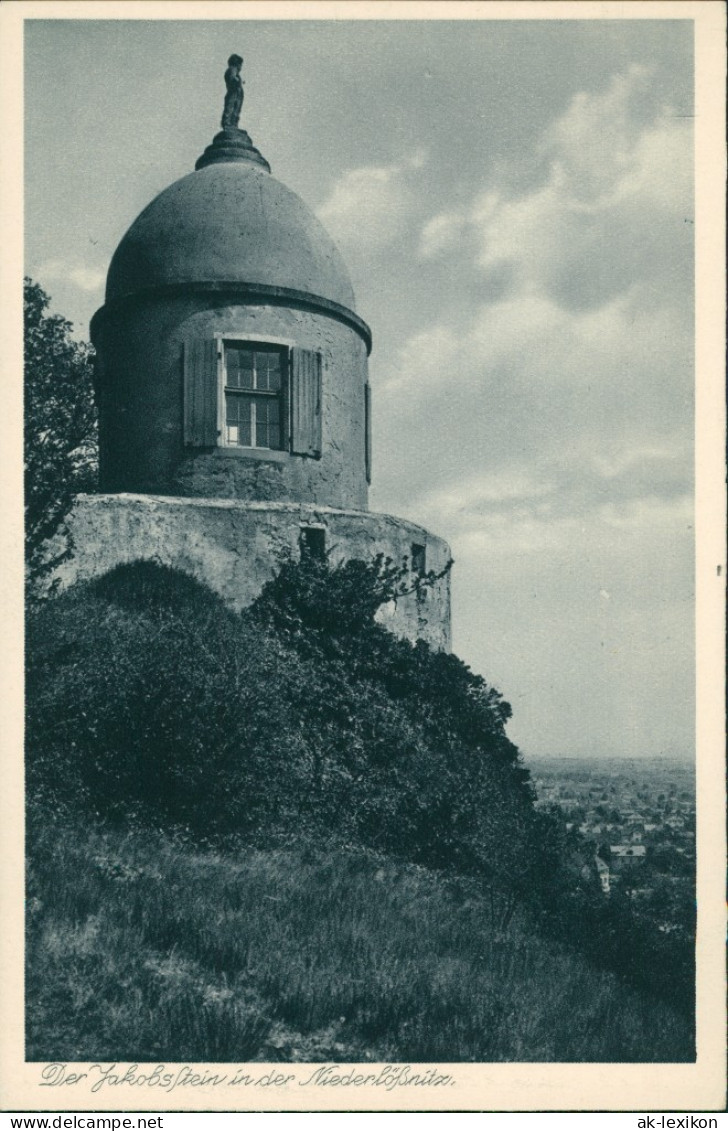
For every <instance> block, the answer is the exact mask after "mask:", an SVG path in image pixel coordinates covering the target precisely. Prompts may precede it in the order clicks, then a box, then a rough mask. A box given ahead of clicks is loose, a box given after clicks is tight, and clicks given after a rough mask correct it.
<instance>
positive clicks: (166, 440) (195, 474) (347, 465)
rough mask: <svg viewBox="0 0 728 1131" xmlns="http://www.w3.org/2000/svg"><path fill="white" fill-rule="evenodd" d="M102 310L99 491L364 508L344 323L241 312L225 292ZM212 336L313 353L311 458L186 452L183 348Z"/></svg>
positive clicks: (353, 357) (356, 357)
mask: <svg viewBox="0 0 728 1131" xmlns="http://www.w3.org/2000/svg"><path fill="white" fill-rule="evenodd" d="M101 314H102V315H103V317H100V316H99V315H97V317H96V319H95V320H94V327H93V338H94V345H95V346H96V350H97V354H98V368H99V387H100V424H99V431H100V437H99V439H100V449H101V469H100V470H101V487H102V490H104V491H129V492H140V493H146V492H149V493H153V494H163V495H189V496H196V497H201V498H230V499H241V500H261V501H276V502H277V501H288V502H291V501H292V502H298V501H302V502H313V503H320V504H324V505H326V506H334V507H344V508H354V509H366V506H367V482H366V466H365V458H366V457H365V384H366V380H367V348H366V344H365V342H364V341H363V339H362V337H361V335H360V334H358V333H357V332H356V331H355V330H354V329H352V327H351V326H348V325H346V324H345V323H343V322H341V321H338V320H337V319H336V318H335V317H331V316H328V315H326V314H323V313H320V312H318V311H314V310H304V309H297V308H295V307H288V306H285V305H273V304H270V305H265V304H263V303H259V304H255V303H251V304H245V303H243V302H241V301H240V300H239V299H238V300H237V301H236V299H235V296H234V295H233V294H227V295H226V294H225V293H221V294H216V293H212V294H204V293H196V292H192V293H190V294H180V295H175V296H172V295H168V296H159V297H156V298H152V297H148V298H145V299H144V300H143V301H139V302H131V303H123V304H122V305H121V306H119V307H118V308H114V307H108V308H106V309H105V310H104V311H102V312H101ZM216 333H217V334H223V335H225V336H231V337H236V338H241V339H248V340H262V341H270V342H277V343H280V344H283V345H288V346H294V345H295V346H299V347H301V348H303V349H310V350H316V351H319V352H320V353H321V355H322V360H323V373H322V451H321V457H320V459H315V458H309V457H306V456H300V455H291V454H289V453H287V452H273V451H272V452H268V451H265V450H261V451H260V452H256V454H255V457H252V456H251V455H250V454H249V452H250V449H248V450H247V452H248V454H245V453H244V452H243V451H240V450H236V449H235V448H225V447H212V448H189V447H185V445H184V437H183V388H184V384H183V352H184V347H185V343H189V342H192V341H201V340H209V339H212V338H213V337H214V335H215V334H216Z"/></svg>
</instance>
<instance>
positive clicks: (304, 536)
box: [301, 526, 326, 562]
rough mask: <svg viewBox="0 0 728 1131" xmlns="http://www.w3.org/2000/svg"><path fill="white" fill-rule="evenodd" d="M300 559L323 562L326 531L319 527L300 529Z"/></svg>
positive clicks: (303, 527)
mask: <svg viewBox="0 0 728 1131" xmlns="http://www.w3.org/2000/svg"><path fill="white" fill-rule="evenodd" d="M301 557H302V558H316V559H317V560H318V561H321V562H322V561H324V560H325V558H326V531H325V530H323V529H322V528H321V527H320V526H302V527H301Z"/></svg>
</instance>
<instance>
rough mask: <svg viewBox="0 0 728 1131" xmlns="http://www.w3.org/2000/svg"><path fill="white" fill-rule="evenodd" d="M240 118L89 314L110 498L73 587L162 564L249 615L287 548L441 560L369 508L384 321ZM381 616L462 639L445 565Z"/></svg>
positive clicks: (150, 211)
mask: <svg viewBox="0 0 728 1131" xmlns="http://www.w3.org/2000/svg"><path fill="white" fill-rule="evenodd" d="M236 59H239V57H238V56H231V62H232V61H233V60H236ZM241 65H242V61H241ZM229 74H230V70H228V72H226V82H227V81H228V75H229ZM238 74H239V68H238ZM230 89H231V87H230V84H228V91H229V97H230ZM233 93H234V92H233ZM240 100H242V96H240ZM238 113H239V107H238ZM226 115H227V117H226ZM232 117H233V122H234V123H235V124H231V113H230V112H229V111H228V99H226V110H225V114H224V115H223V129H222V131H221V132H220V133H218V134H217V135H216V137H215V138H214V139H213V141H212V143H211V145H209V146H208V147H207V149H206V150H205V152H204V153H203V154H202V156H201V157H200V158H199V160H198V161H197V164H196V166H195V171H194V172H191V173H189V174H187V176H184V177H182V178H181V179H180V180H178V181H175V183H174V184H172V185H170V186H169V188H167V189H165V190H164V191H163V192H162V193H160V194H159V196H157V197H156V198H155V199H154V200H153V201H152V202H151V204H149V205H148V206H147V208H145V209H144V211H143V212H142V213H141V215H140V216H138V217H137V219H136V220H135V221H134V223H133V224H132V225H131V227H130V228H129V230H128V231H127V233H126V235H125V236H124V237H123V239H122V240H121V243H120V244H119V246H118V248H117V250H116V252H115V254H114V256H113V258H112V260H111V265H110V267H109V272H108V278H107V285H106V301H105V304H104V306H102V307H101V309H100V310H99V311H97V313H96V314H95V316H94V318H93V320H92V324H91V337H92V341H93V344H94V346H95V349H96V357H97V363H96V364H97V397H98V402H99V447H100V480H101V482H100V486H101V490H102V492H103V494H100V495H93V496H91V495H90V496H83V497H81V498H80V499H79V500H78V502H77V504H76V508H75V510H74V513H73V516H72V520H71V529H72V534H73V538H74V542H75V546H76V549H75V553H74V557H73V559H72V560H71V561H70V562H68V563H66V564H65V565H64V566H63V567H62V568H61V573H60V577H61V581H62V583H63V584H70V583H71V582H72V581H74V580H76V579H81V578H85V577H90V576H94V575H96V574H99V573H101V572H104V571H106V570H107V569H109V568H111V567H112V566H113V565H116V564H118V563H119V562H122V561H132V560H136V559H139V558H150V559H154V560H157V561H160V562H163V563H164V564H168V565H173V566H176V567H178V568H180V569H184V570H186V571H187V572H189V573H192V574H194V575H195V576H197V577H198V578H200V580H203V581H205V582H206V583H207V584H208V585H210V586H211V587H212V588H213V589H215V590H216V591H217V592H218V593H220V595H221V596H222V597H223V598H224V599H225V600H226V601H227V602H228V603H229V604H230V605H231V606H232V607H234V608H242V607H244V606H245V605H247V604H249V603H250V602H251V601H252V600H253V599H254V598H255V597H256V596H257V594H258V593H259V592H260V589H261V588H262V586H263V585H264V584H265V582H266V581H267V580H268V579H269V578H270V577H271V576H272V574H273V573H274V571H275V569H276V567H277V564H278V562H279V560H280V555H281V552H285V551H288V552H290V553H293V554H298V553H301V552H312V553H316V554H324V553H327V554H329V555H330V557H331V558H332V559H333V560H334V561H338V560H342V559H346V558H362V559H364V560H371V559H372V558H373V557H374V555H375V554H377V553H380V552H381V553H383V554H385V555H386V556H389V557H391V558H392V559H393V560H394V561H396V562H401V561H402V560H403V559H407V560H408V561H409V563H410V566H411V568H412V569H413V570H414V571H419V572H425V571H429V570H434V571H435V572H440V571H441V570H443V569H444V567H445V566H446V564H447V562H448V561H449V557H450V554H449V549H448V547H447V545H446V544H445V543H444V542H443V541H442V539H440V538H437V537H435V536H433V535H432V534H430V533H428V532H427V531H426V530H424V529H423V528H422V527H420V526H416V525H414V524H412V523H409V522H405V521H403V520H401V519H397V518H393V517H391V516H388V515H381V514H373V513H371V512H369V511H368V510H367V506H368V500H367V495H368V483H369V481H370V478H371V412H370V392H369V382H368V375H367V359H368V355H369V352H370V350H371V333H370V330H369V327H368V326H367V325H366V323H365V322H364V321H363V320H362V319H361V318H360V317H359V315H358V314H357V313H356V307H355V299H354V293H353V289H352V286H351V281H350V279H349V274H348V271H347V268H346V266H345V264H344V262H343V260H342V258H341V255H340V254H339V252H338V250H337V249H336V247H335V245H334V243H333V241H332V240H331V238H330V236H329V235H328V233H327V232H326V231H325V230H324V228H323V227H322V225H321V224H320V223H319V221H318V220H317V219H316V217H315V216H314V215H313V213H312V212H311V211H310V209H309V208H308V207H307V206H306V205H305V204H304V203H303V201H302V200H301V199H300V198H299V197H298V196H297V195H296V194H295V193H293V192H291V191H290V189H287V188H286V187H285V186H284V185H283V184H281V183H280V182H279V181H277V180H276V179H275V178H274V177H273V176H272V175H271V172H270V166H269V165H268V162H267V161H266V160H265V158H264V157H263V156H262V154H261V153H260V152H259V151H258V149H256V148H255V146H254V145H253V143H252V141H251V139H250V137H249V136H248V134H247V133H246V132H245V131H244V130H241V129H239V128H238V127H237V124H236V118H235V116H234V108H233V112H232ZM226 123H227V124H226ZM383 618H384V619H385V621H386V622H387V623H388V625H389V627H391V629H392V630H393V631H395V632H397V633H399V634H401V635H404V636H407V637H409V638H410V639H417V638H421V639H424V640H427V641H428V642H429V643H431V644H432V645H433V646H434V647H437V648H445V649H447V648H449V646H450V595H449V577H448V576H447V575H446V576H444V577H443V578H442V579H441V580H440V581H439V582H437V584H436V586H435V587H434V588H433V589H431V590H429V591H428V592H427V593H425V594H421V595H420V596H419V597H418V596H415V595H414V594H412V595H409V596H406V597H403V598H400V599H398V601H397V603H396V607H393V608H391V609H386V610H384V611H383Z"/></svg>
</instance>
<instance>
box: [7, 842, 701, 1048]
mask: <svg viewBox="0 0 728 1131" xmlns="http://www.w3.org/2000/svg"><path fill="white" fill-rule="evenodd" d="M37 847H38V852H37V854H36V857H37V864H36V866H35V868H34V870H33V873H32V878H31V889H30V890H31V899H30V920H29V934H28V964H29V978H28V996H29V1010H28V1051H27V1055H28V1057H29V1058H30V1059H32V1060H69V1061H83V1060H96V1059H99V1058H100V1059H101V1060H106V1061H130V1062H133V1061H146V1060H151V1061H154V1060H172V1061H175V1060H184V1061H191V1060H196V1061H223V1062H224V1061H245V1060H255V1059H257V1060H261V1061H270V1060H274V1061H275V1060H281V1061H311V1060H313V1061H316V1060H333V1061H338V1062H341V1061H405V1060H406V1061H412V1062H416V1061H435V1062H437V1061H440V1062H451V1061H468V1060H474V1061H481V1060H491V1061H516V1060H521V1061H571V1060H576V1061H582V1060H583V1061H647V1060H649V1061H661V1060H664V1061H677V1060H687V1059H689V1058H690V1055H691V1052H690V1050H691V1034H690V1025H689V1023H688V1022H687V1021H686V1020H685V1018H683V1017H681V1016H680V1015H679V1014H676V1013H675V1012H674V1010H672V1009H670V1008H669V1006H667V1005H663V1004H659V1003H656V1002H655V1001H654V1000H653V999H651V998H649V997H646V996H645V995H644V994H640V993H637V992H635V991H631V990H629V989H627V988H625V987H624V986H622V985H620V984H619V982H618V981H617V979H616V977H615V976H614V975H613V974H608V973H606V972H604V971H597V970H595V969H594V968H593V967H592V966H591V965H590V964H589V963H588V962H587V961H585V960H584V959H582V958H580V957H578V956H577V955H575V954H572V953H568V952H567V950H566V949H565V948H564V947H563V946H562V945H559V944H557V943H555V942H553V941H547V940H545V939H543V938H542V937H540V936H539V935H538V933H537V932H535V930H534V924H533V921H532V920H531V919H530V917H529V916H528V915H527V914H526V913H525V912H523V911H519V912H518V913H517V914H516V916H515V917H514V918H513V920H512V921H511V923H510V925H509V927H508V928H507V929H506V930H505V931H501V930H499V929H498V928H497V926H496V924H494V920H493V914H492V908H491V907H490V904H489V902H488V901H487V900H485V899H484V898H483V897H482V896H481V897H478V896H477V895H473V894H471V893H468V891H467V890H466V889H465V888H464V887H463V885H462V884H458V883H456V882H454V881H450V882H448V881H446V880H445V879H444V878H443V877H442V876H440V875H436V874H434V873H432V872H430V871H428V870H427V869H424V868H421V867H416V866H413V865H402V864H398V863H395V862H393V861H392V860H391V859H389V858H387V857H385V856H381V855H378V854H376V853H371V852H369V853H367V852H364V851H363V850H354V849H348V850H347V849H344V848H333V849H332V848H328V849H327V848H325V847H324V846H321V845H318V846H317V845H305V846H301V845H298V846H292V845H290V844H289V845H281V846H279V847H277V848H270V849H267V850H261V849H253V850H250V849H248V850H244V851H239V852H225V853H224V852H220V851H213V850H210V849H208V850H205V851H201V850H199V849H195V848H193V847H191V846H190V845H189V844H184V843H181V842H180V841H179V840H175V839H174V838H172V837H170V836H168V835H166V834H163V833H160V832H142V831H139V830H137V831H134V832H131V833H130V832H128V831H127V832H123V833H122V832H111V833H110V832H108V831H105V832H104V831H99V830H93V829H92V830H90V831H89V830H81V829H78V828H75V829H73V830H69V829H63V828H62V827H56V828H50V829H46V831H45V833H44V834H43V836H42V837H41V838H40V841H39V844H38V846H37Z"/></svg>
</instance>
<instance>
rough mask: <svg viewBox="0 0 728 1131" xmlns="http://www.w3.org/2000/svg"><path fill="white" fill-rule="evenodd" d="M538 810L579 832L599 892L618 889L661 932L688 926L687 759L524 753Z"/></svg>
mask: <svg viewBox="0 0 728 1131" xmlns="http://www.w3.org/2000/svg"><path fill="white" fill-rule="evenodd" d="M529 769H530V771H531V777H532V780H533V783H534V786H535V788H536V793H537V797H538V800H537V805H538V807H539V808H550V809H552V810H553V809H554V808H556V809H557V810H559V811H560V812H561V814H562V816H563V819H564V822H565V826H566V829H567V830H568V831H570V832H575V833H578V834H580V836H581V837H582V838H583V840H584V842H585V844H586V846H587V847H588V851H589V854H590V855H591V857H592V859H591V861H590V867H592V868H593V871H594V875H595V879H596V880H597V881H598V882H599V884H600V886H601V890H602V892H603V893H604V895H605V896H609V895H611V893H612V892H614V891H620V892H621V893H623V894H624V895H625V896H626V897H627V898H629V899H630V901H632V903H633V905H634V908H635V911H636V912H637V913H639V914H640V915H643V916H645V917H647V918H650V919H652V920H653V921H655V922H656V923H657V925H658V926H659V928H660V930H661V931H663V932H666V933H672V932H681V933H682V932H685V933H689V934H692V933H693V932H694V929H695V927H694V924H695V771H694V766H693V765H692V764H691V763H690V762H687V761H684V762H683V761H678V760H667V759H658V758H650V759H625V758H600V759H589V758H558V757H556V758H532V759H530V761H529Z"/></svg>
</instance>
